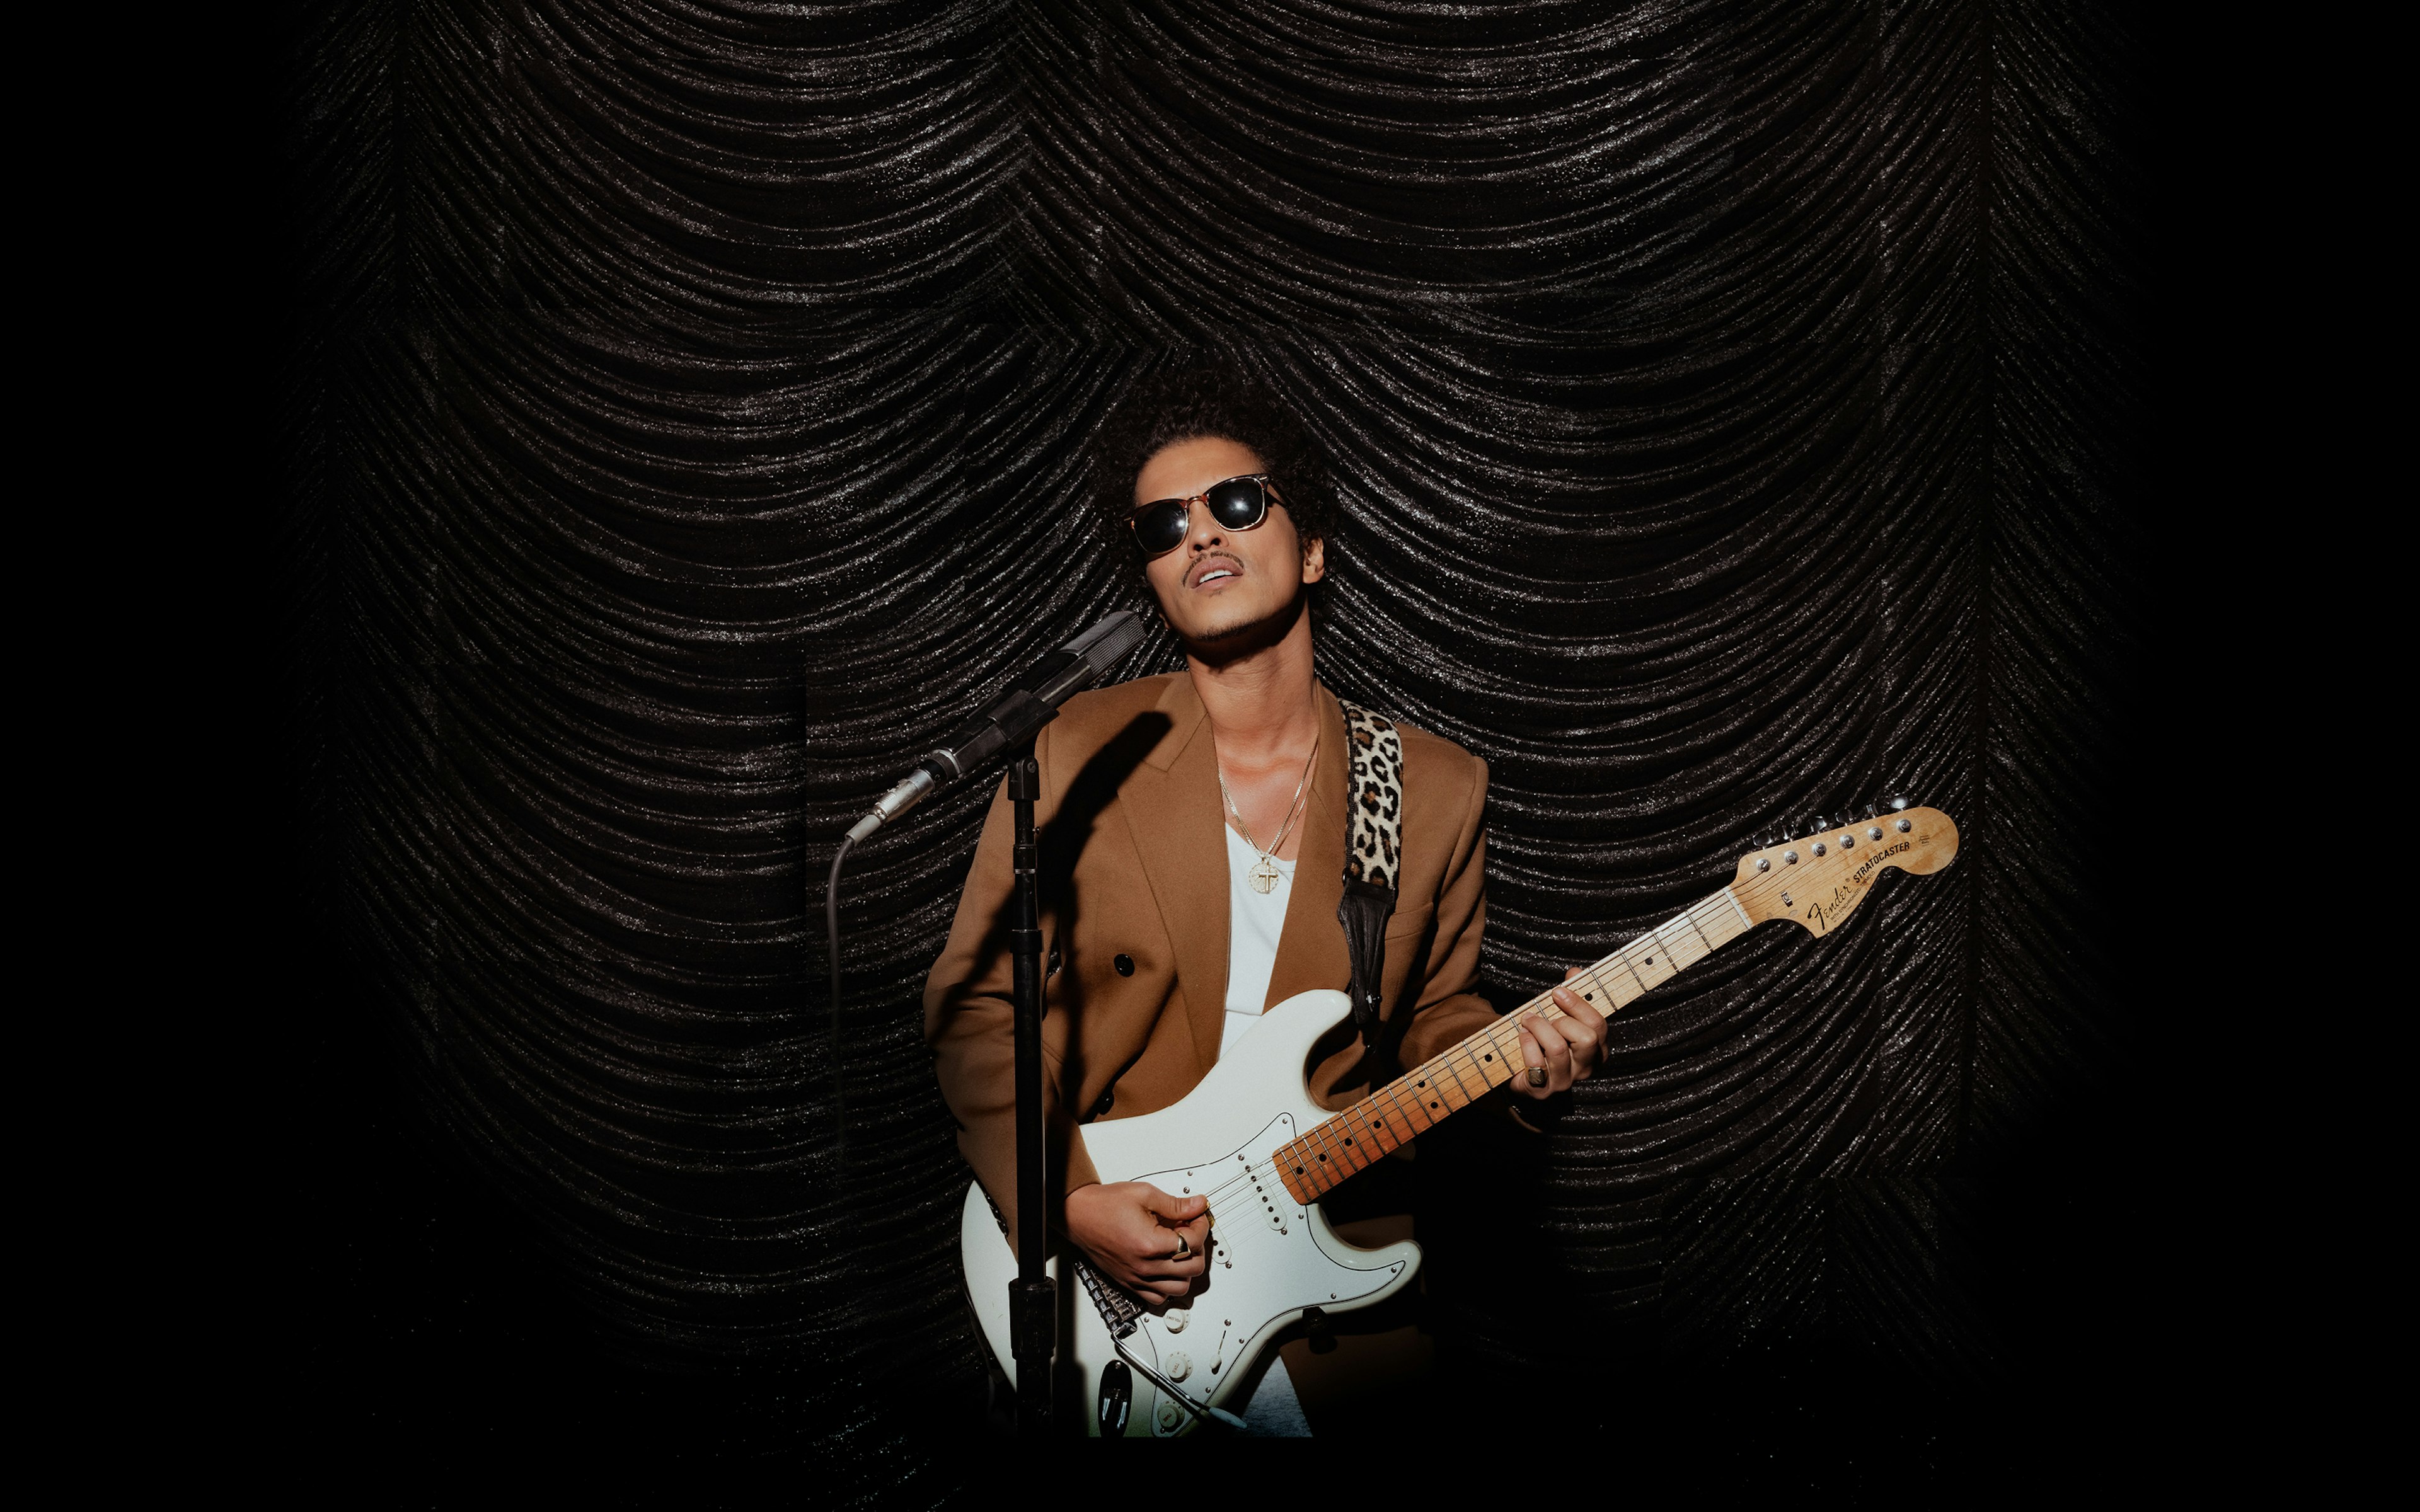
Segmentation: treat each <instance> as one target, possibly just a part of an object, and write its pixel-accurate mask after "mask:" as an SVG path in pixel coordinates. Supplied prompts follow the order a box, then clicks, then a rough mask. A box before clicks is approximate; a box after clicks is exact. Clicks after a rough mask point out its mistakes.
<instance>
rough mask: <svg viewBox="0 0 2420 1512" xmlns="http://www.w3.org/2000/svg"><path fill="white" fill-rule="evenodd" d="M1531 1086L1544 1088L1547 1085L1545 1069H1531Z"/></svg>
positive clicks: (1539, 1067)
mask: <svg viewBox="0 0 2420 1512" xmlns="http://www.w3.org/2000/svg"><path fill="white" fill-rule="evenodd" d="M1529 1085H1530V1086H1532V1087H1544V1086H1545V1085H1546V1068H1545V1067H1544V1066H1532V1067H1530V1068H1529Z"/></svg>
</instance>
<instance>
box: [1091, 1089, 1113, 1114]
mask: <svg viewBox="0 0 2420 1512" xmlns="http://www.w3.org/2000/svg"><path fill="white" fill-rule="evenodd" d="M1117 1100H1118V1093H1117V1088H1110V1089H1109V1090H1108V1091H1106V1092H1103V1093H1102V1094H1101V1100H1100V1101H1099V1102H1097V1103H1094V1104H1093V1117H1094V1118H1096V1119H1100V1118H1107V1117H1108V1116H1109V1104H1110V1103H1114V1102H1116V1101H1117Z"/></svg>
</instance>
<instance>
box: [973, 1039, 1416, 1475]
mask: <svg viewBox="0 0 2420 1512" xmlns="http://www.w3.org/2000/svg"><path fill="white" fill-rule="evenodd" d="M1349 1010H1350V1005H1349V1004H1348V1003H1347V1001H1346V999H1345V996H1344V995H1343V994H1342V993H1340V992H1326V991H1322V992H1309V993H1303V994H1301V995H1297V996H1294V997H1289V998H1287V999H1286V1000H1285V1001H1284V1002H1282V1003H1280V1004H1278V1005H1277V1006H1276V1007H1275V1008H1272V1009H1270V1010H1269V1011H1268V1012H1267V1013H1266V1014H1265V1015H1264V1016H1263V1018H1262V1020H1261V1022H1260V1023H1259V1024H1258V1025H1256V1026H1254V1027H1253V1029H1252V1032H1251V1033H1250V1034H1249V1035H1248V1036H1246V1037H1245V1039H1244V1040H1243V1041H1242V1042H1241V1043H1239V1044H1237V1045H1236V1046H1235V1047H1234V1052H1233V1054H1232V1055H1229V1056H1225V1057H1221V1058H1220V1059H1219V1061H1218V1064H1217V1065H1215V1066H1213V1067H1211V1068H1210V1073H1209V1074H1208V1075H1207V1076H1204V1077H1203V1078H1202V1084H1201V1085H1200V1086H1198V1087H1196V1088H1194V1089H1193V1090H1192V1091H1191V1092H1190V1093H1189V1094H1187V1096H1186V1098H1185V1100H1184V1101H1183V1102H1180V1103H1175V1104H1174V1105H1173V1106H1171V1107H1166V1108H1162V1109H1161V1110H1160V1111H1158V1112H1157V1113H1146V1114H1142V1115H1140V1116H1139V1117H1136V1118H1131V1119H1109V1120H1107V1121H1104V1122H1099V1123H1091V1124H1086V1125H1085V1126H1084V1134H1083V1138H1084V1149H1085V1150H1086V1151H1087V1152H1088V1153H1089V1154H1090V1155H1091V1156H1092V1157H1093V1165H1094V1167H1095V1168H1096V1169H1098V1170H1099V1172H1100V1174H1101V1180H1104V1181H1148V1182H1150V1183H1151V1184H1152V1185H1154V1186H1156V1187H1158V1188H1159V1189H1160V1190H1161V1191H1163V1192H1166V1193H1169V1194H1170V1195H1171V1196H1191V1195H1195V1194H1202V1193H1209V1194H1214V1196H1212V1211H1213V1212H1214V1213H1215V1214H1216V1215H1217V1216H1216V1218H1215V1221H1214V1223H1213V1225H1212V1228H1211V1249H1210V1268H1209V1272H1208V1273H1207V1275H1206V1276H1205V1277H1204V1278H1203V1280H1202V1284H1201V1285H1200V1287H1199V1288H1198V1289H1197V1290H1196V1291H1195V1292H1194V1294H1193V1295H1192V1296H1191V1297H1189V1298H1187V1299H1186V1300H1187V1303H1188V1304H1190V1305H1189V1306H1188V1307H1187V1308H1185V1309H1182V1310H1179V1309H1175V1308H1171V1309H1170V1310H1169V1311H1168V1313H1167V1314H1165V1315H1154V1314H1152V1313H1150V1312H1147V1311H1146V1312H1143V1313H1141V1314H1140V1315H1139V1316H1137V1317H1136V1318H1135V1319H1134V1320H1133V1332H1132V1333H1131V1334H1130V1335H1127V1337H1126V1338H1125V1350H1126V1352H1127V1353H1128V1354H1130V1355H1132V1356H1133V1357H1134V1358H1135V1359H1137V1360H1139V1361H1140V1362H1141V1363H1143V1364H1144V1365H1148V1366H1150V1367H1151V1369H1153V1370H1155V1371H1156V1372H1157V1373H1158V1374H1159V1375H1160V1376H1162V1377H1163V1378H1165V1379H1166V1380H1167V1381H1168V1382H1169V1383H1170V1384H1171V1385H1172V1386H1173V1387H1174V1388H1175V1389H1176V1390H1178V1391H1181V1392H1183V1393H1185V1394H1186V1396H1187V1399H1188V1400H1190V1401H1191V1402H1193V1403H1194V1404H1195V1405H1196V1406H1197V1407H1200V1408H1205V1409H1206V1408H1213V1407H1216V1408H1224V1409H1227V1410H1228V1411H1234V1410H1235V1406H1236V1404H1240V1403H1242V1402H1244V1401H1246V1400H1248V1399H1249V1395H1250V1392H1251V1388H1252V1387H1253V1386H1254V1385H1255V1384H1257V1383H1258V1381H1259V1379H1260V1376H1261V1373H1262V1370H1263V1369H1264V1357H1265V1355H1266V1353H1267V1351H1268V1350H1269V1349H1270V1347H1271V1346H1272V1345H1273V1344H1274V1343H1275V1342H1276V1341H1277V1339H1278V1337H1279V1335H1281V1334H1283V1333H1284V1331H1285V1330H1286V1329H1287V1328H1288V1327H1290V1326H1292V1325H1293V1324H1295V1323H1296V1322H1298V1321H1300V1320H1301V1319H1302V1317H1303V1313H1304V1310H1305V1309H1306V1308H1311V1307H1318V1308H1323V1309H1325V1310H1326V1311H1328V1312H1331V1313H1339V1312H1346V1311H1350V1310H1352V1309H1354V1308H1357V1307H1367V1306H1370V1305H1372V1304H1375V1303H1378V1302H1381V1301H1383V1300H1385V1299H1386V1298H1388V1297H1390V1296H1392V1295H1394V1294H1395V1293H1396V1292H1397V1291H1400V1290H1402V1289H1403V1288H1404V1286H1405V1285H1406V1284H1407V1283H1408V1282H1409V1281H1410V1280H1411V1279H1412V1273H1413V1272H1414V1271H1415V1270H1417V1269H1418V1268H1419V1258H1420V1251H1419V1245H1417V1244H1414V1243H1411V1242H1403V1243H1397V1244H1388V1245H1385V1246H1382V1247H1380V1248H1378V1249H1362V1248H1360V1247H1358V1246H1357V1245H1353V1244H1348V1243H1346V1242H1343V1241H1342V1240H1341V1239H1339V1238H1337V1237H1336V1232H1335V1230H1334V1229H1332V1228H1331V1227H1328V1223H1327V1219H1326V1216H1325V1215H1323V1214H1322V1213H1321V1212H1320V1211H1319V1205H1318V1204H1317V1203H1316V1202H1312V1203H1310V1204H1308V1205H1305V1204H1302V1203H1298V1202H1296V1201H1295V1198H1293V1197H1292V1196H1289V1195H1288V1194H1287V1192H1286V1189H1285V1188H1284V1187H1282V1186H1280V1185H1279V1184H1278V1182H1277V1180H1276V1179H1275V1177H1274V1176H1273V1175H1271V1174H1269V1172H1270V1166H1269V1165H1268V1161H1269V1158H1270V1156H1271V1154H1272V1152H1273V1151H1275V1150H1277V1149H1279V1148H1280V1147H1281V1146H1284V1145H1285V1144H1287V1143H1288V1142H1289V1141H1291V1140H1293V1139H1295V1137H1296V1136H1297V1135H1299V1134H1302V1133H1304V1132H1305V1131H1306V1130H1308V1129H1310V1128H1311V1127H1313V1126H1315V1125H1317V1124H1321V1123H1325V1122H1326V1121H1327V1120H1328V1119H1332V1118H1335V1117H1337V1115H1335V1114H1331V1113H1329V1112H1328V1111H1326V1109H1325V1108H1322V1107H1320V1106H1319V1105H1318V1104H1317V1103H1313V1102H1312V1101H1311V1094H1310V1090H1309V1088H1307V1087H1306V1085H1305V1084H1304V1081H1303V1067H1304V1065H1305V1063H1306V1062H1307V1061H1308V1060H1309V1059H1310V1057H1311V1046H1312V1045H1313V1044H1314V1043H1316V1042H1317V1041H1318V1040H1319V1038H1320V1037H1321V1036H1322V1035H1324V1034H1326V1032H1327V1031H1328V1030H1329V1029H1331V1028H1333V1027H1335V1026H1337V1025H1338V1024H1340V1023H1342V1021H1343V1019H1344V1017H1345V1015H1346V1013H1347V1012H1348V1011H1349ZM1255 1172H1257V1173H1259V1174H1258V1175H1257V1176H1256V1175H1255V1174H1254V1173H1255ZM959 1247H960V1251H961V1258H962V1260H963V1261H964V1265H965V1272H966V1281H967V1291H968V1297H969V1300H970V1304H971V1305H972V1306H973V1309H974V1314H975V1317H976V1319H978V1320H979V1321H980V1322H981V1324H982V1327H983V1334H984V1342H985V1344H987V1345H988V1346H989V1347H990V1349H991V1354H992V1358H993V1359H994V1360H996V1361H997V1362H999V1364H1000V1367H1001V1369H1002V1370H1003V1371H1005V1372H1006V1373H1007V1374H1008V1377H1009V1380H1010V1381H1011V1382H1012V1383H1013V1382H1014V1381H1016V1357H1015V1355H1014V1354H1013V1353H1012V1351H1011V1349H1010V1342H1009V1326H1008V1284H1009V1282H1010V1281H1011V1280H1013V1279H1015V1277H1016V1250H1015V1249H1014V1247H1013V1246H1012V1245H1011V1244H1010V1242H1009V1240H1008V1236H1007V1235H1006V1234H1004V1233H1002V1232H1001V1226H1000V1220H999V1218H998V1217H997V1216H996V1215H995V1214H994V1212H993V1211H992V1208H991V1204H990V1202H989V1201H988V1199H986V1198H985V1196H984V1192H983V1188H982V1187H981V1186H980V1185H973V1186H970V1187H969V1188H968V1191H967V1200H966V1205H965V1210H964V1212H963V1215H962V1221H961V1225H960V1234H959ZM1062 1260H1063V1257H1053V1258H1052V1260H1051V1262H1050V1264H1051V1274H1052V1276H1053V1278H1054V1279H1055V1280H1057V1281H1058V1282H1059V1283H1060V1286H1059V1363H1058V1368H1059V1370H1060V1371H1061V1373H1062V1376H1063V1382H1064V1385H1065V1387H1067V1388H1072V1389H1073V1390H1075V1391H1077V1392H1079V1393H1080V1396H1078V1397H1077V1399H1076V1400H1075V1401H1073V1402H1070V1403H1067V1404H1066V1410H1072V1411H1077V1412H1081V1413H1082V1414H1083V1419H1084V1422H1085V1424H1086V1426H1087V1430H1088V1431H1089V1432H1091V1433H1093V1434H1094V1435H1098V1434H1099V1433H1100V1432H1101V1431H1102V1427H1101V1422H1100V1418H1101V1413H1100V1412H1099V1404H1100V1401H1101V1389H1102V1383H1103V1372H1104V1370H1105V1369H1107V1367H1108V1366H1109V1364H1110V1362H1112V1361H1116V1360H1118V1349H1117V1343H1116V1341H1115V1340H1114V1339H1113V1338H1112V1336H1111V1334H1110V1324H1109V1321H1108V1320H1106V1319H1104V1317H1103V1315H1102V1310H1101V1308H1100V1307H1099V1306H1097V1305H1095V1304H1094V1300H1093V1298H1092V1297H1091V1296H1089V1295H1088V1294H1087V1293H1086V1290H1085V1288H1083V1287H1081V1286H1078V1285H1076V1284H1074V1282H1073V1281H1072V1280H1071V1278H1070V1277H1069V1276H1068V1267H1066V1266H1065V1265H1063V1263H1062ZM1121 1363H1123V1362H1121ZM1126 1374H1128V1375H1129V1377H1130V1389H1131V1392H1132V1397H1131V1401H1130V1403H1129V1405H1128V1406H1127V1408H1126V1410H1125V1436H1126V1437H1129V1438H1162V1439H1165V1438H1175V1437H1179V1436H1181V1435H1184V1434H1188V1433H1191V1432H1193V1431H1194V1429H1195V1427H1196V1425H1197V1421H1198V1420H1197V1418H1196V1416H1195V1414H1194V1413H1193V1412H1187V1411H1185V1410H1183V1409H1181V1408H1179V1407H1177V1406H1176V1405H1175V1404H1174V1403H1172V1402H1168V1401H1165V1400H1163V1399H1162V1398H1163V1393H1162V1391H1161V1389H1160V1387H1159V1386H1157V1385H1156V1384H1155V1383H1154V1382H1152V1381H1150V1380H1149V1379H1147V1378H1146V1377H1145V1376H1143V1375H1142V1374H1140V1373H1139V1372H1127V1373H1126ZM1111 1415H1112V1418H1114V1417H1115V1415H1116V1414H1115V1413H1114V1412H1113V1413H1112V1414H1111Z"/></svg>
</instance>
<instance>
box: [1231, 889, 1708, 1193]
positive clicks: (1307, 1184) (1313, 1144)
mask: <svg viewBox="0 0 2420 1512" xmlns="http://www.w3.org/2000/svg"><path fill="white" fill-rule="evenodd" d="M1750 927H1751V926H1750V920H1749V918H1748V915H1747V910H1746V909H1745V908H1743V907H1741V906H1740V902H1739V900H1738V898H1737V897H1735V896H1733V894H1732V892H1731V889H1730V888H1729V887H1725V888H1722V889H1721V890H1720V891H1717V892H1713V893H1709V894H1708V895H1707V896H1705V897H1704V898H1701V899H1699V901H1698V902H1696V903H1691V904H1690V905H1689V906H1688V907H1686V908H1684V909H1683V910H1682V911H1681V912H1680V913H1679V914H1677V915H1675V916H1673V917H1672V918H1669V919H1668V920H1666V921H1665V922H1664V923H1662V924H1659V925H1657V926H1656V927H1655V928H1653V929H1652V930H1649V931H1648V932H1647V933H1644V934H1641V935H1640V936H1638V937H1637V939H1635V940H1632V941H1631V942H1630V943H1629V944H1627V945H1624V946H1623V947H1621V949H1618V950H1616V951H1614V952H1613V953H1612V954H1611V955H1608V956H1606V958H1605V959H1604V960H1602V961H1599V962H1597V963H1596V964H1593V965H1591V966H1590V967H1589V968H1588V969H1587V970H1585V971H1583V972H1581V973H1580V974H1579V975H1578V976H1576V977H1575V978H1573V979H1572V980H1570V981H1567V982H1564V983H1562V984H1561V985H1563V986H1564V987H1567V988H1569V989H1570V990H1571V991H1572V992H1573V993H1574V994H1575V995H1577V996H1578V997H1579V999H1580V1001H1581V1002H1583V1003H1585V1004H1587V1005H1588V1006H1589V1007H1590V1008H1592V1009H1594V1010H1595V1011H1596V1012H1597V1013H1598V1014H1599V1015H1600V1016H1603V1017H1610V1016H1612V1014H1613V1013H1614V1012H1615V1011H1617V1010H1619V1009H1621V1008H1623V1007H1625V1006H1626V1005H1628V1004H1629V1003H1631V1002H1632V1001H1634V1000H1636V999H1637V998H1639V997H1641V996H1644V995H1646V994H1647V992H1648V991H1649V990H1650V989H1652V988H1654V987H1658V986H1661V985H1662V984H1663V983H1665V982H1667V981H1669V980H1671V979H1672V978H1674V977H1675V976H1678V975H1679V974H1680V973H1682V972H1683V971H1686V970H1687V969H1688V968H1689V967H1691V966H1693V965H1695V964H1698V963H1699V961H1702V960H1704V959H1705V958H1706V957H1707V956H1709V955H1712V954H1713V953H1714V951H1715V950H1716V949H1720V948H1721V947H1722V946H1723V945H1724V944H1726V943H1727V942H1729V941H1730V940H1732V939H1735V938H1737V937H1738V936H1740V935H1742V934H1745V933H1747V931H1748V929H1749V928H1750ZM1531 1013H1536V1014H1539V1015H1540V1016H1542V1017H1544V1018H1548V1019H1559V1018H1561V1017H1563V1016H1564V1014H1563V1011H1562V1010H1561V1009H1559V1008H1558V1007H1556V1006H1555V1000H1554V994H1553V991H1552V990H1551V989H1550V990H1548V991H1547V992H1544V993H1541V994H1539V995H1537V996H1535V997H1532V998H1531V999H1529V1000H1528V1002H1526V1003H1524V1004H1522V1005H1521V1007H1520V1008H1519V1009H1517V1010H1516V1011H1513V1012H1511V1013H1507V1014H1505V1015H1504V1016H1503V1017H1501V1018H1499V1019H1497V1021H1496V1022H1495V1023H1494V1024H1492V1025H1490V1026H1487V1027H1486V1028H1484V1029H1481V1030H1480V1031H1479V1032H1478V1033H1477V1034H1474V1035H1472V1036H1471V1037H1470V1038H1469V1039H1467V1040H1465V1041H1462V1042H1461V1043H1460V1044H1457V1045H1454V1046H1452V1047H1451V1048H1450V1049H1448V1050H1446V1051H1445V1052H1443V1053H1442V1054H1440V1055H1437V1056H1435V1057H1431V1058H1429V1059H1428V1060H1425V1061H1422V1062H1421V1063H1420V1064H1419V1065H1418V1066H1415V1067H1413V1068H1412V1069H1411V1070H1410V1071H1407V1072H1404V1074H1403V1075H1401V1076H1399V1077H1397V1078H1395V1079H1394V1080H1393V1081H1391V1082H1388V1084H1387V1085H1386V1086H1384V1087H1382V1088H1378V1090H1376V1091H1375V1092H1373V1093H1372V1094H1371V1095H1370V1096H1369V1097H1368V1098H1366V1099H1364V1100H1363V1101H1361V1102H1359V1103H1355V1104H1353V1106H1351V1107H1349V1108H1347V1109H1345V1110H1344V1111H1343V1112H1342V1113H1341V1114H1338V1115H1337V1116H1336V1117H1335V1118H1333V1119H1328V1120H1327V1121H1326V1122H1325V1123H1322V1124H1320V1125H1318V1126H1317V1127H1316V1128H1313V1129H1311V1131H1310V1132H1309V1133H1307V1134H1303V1135H1302V1137H1300V1138H1298V1139H1296V1140H1295V1141H1294V1142H1293V1143H1291V1144H1289V1145H1286V1146H1285V1147H1284V1148H1282V1149H1280V1150H1278V1151H1277V1153H1276V1154H1275V1155H1274V1156H1273V1157H1272V1159H1273V1161H1274V1162H1275V1164H1276V1165H1277V1168H1278V1174H1279V1176H1280V1179H1281V1180H1283V1181H1284V1182H1285V1187H1286V1190H1287V1191H1288V1192H1290V1193H1292V1194H1293V1195H1294V1196H1295V1200H1296V1201H1299V1202H1306V1203H1308V1202H1311V1201H1315V1200H1316V1199H1317V1198H1319V1197H1320V1196H1323V1195H1325V1194H1326V1193H1327V1192H1329V1191H1330V1190H1332V1189H1334V1188H1335V1186H1336V1185H1337V1184H1338V1183H1339V1182H1341V1181H1342V1180H1344V1179H1345V1178H1346V1177H1348V1176H1351V1175H1353V1174H1354V1173H1355V1172H1356V1171H1359V1170H1362V1169H1365V1168H1366V1167H1368V1166H1369V1165H1371V1164H1372V1163H1373V1162H1374V1161H1376V1160H1378V1159H1380V1158H1381V1157H1383V1156H1385V1155H1386V1154H1387V1152H1388V1151H1389V1150H1391V1149H1398V1148H1400V1147H1401V1146H1403V1145H1405V1144H1408V1143H1410V1141H1411V1140H1412V1138H1413V1137H1414V1136H1415V1135H1417V1134H1419V1132H1420V1131H1421V1130H1423V1129H1427V1128H1430V1127H1432V1126H1434V1125H1435V1124H1436V1123H1437V1122H1439V1121H1440V1120H1442V1119H1446V1118H1448V1117H1450V1116H1451V1115H1452V1114H1454V1113H1455V1112H1458V1111H1459V1110H1461V1109H1463V1108H1466V1107H1468V1106H1469V1105H1470V1104H1471V1103H1476V1102H1478V1101H1479V1100H1480V1099H1481V1097H1484V1096H1485V1095H1486V1094H1487V1093H1488V1092H1490V1091H1492V1090H1493V1089H1495V1088H1498V1087H1501V1086H1503V1085H1504V1084H1505V1083H1507V1082H1509V1081H1511V1080H1512V1078H1513V1077H1514V1076H1515V1075H1517V1074H1519V1073H1520V1072H1522V1071H1523V1070H1524V1069H1525V1068H1524V1067H1523V1065H1522V1061H1521V1029H1520V1023H1521V1020H1522V1019H1524V1018H1526V1017H1528V1015H1529V1014H1531Z"/></svg>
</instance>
